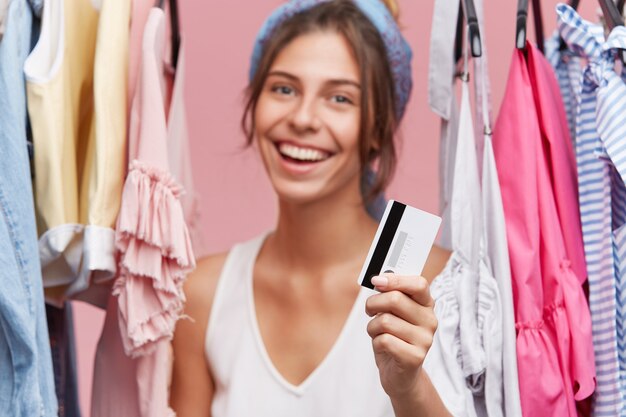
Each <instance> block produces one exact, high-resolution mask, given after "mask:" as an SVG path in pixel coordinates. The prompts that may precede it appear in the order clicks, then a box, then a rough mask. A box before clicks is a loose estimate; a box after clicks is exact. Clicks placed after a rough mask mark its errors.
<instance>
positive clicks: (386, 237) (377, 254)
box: [361, 201, 406, 289]
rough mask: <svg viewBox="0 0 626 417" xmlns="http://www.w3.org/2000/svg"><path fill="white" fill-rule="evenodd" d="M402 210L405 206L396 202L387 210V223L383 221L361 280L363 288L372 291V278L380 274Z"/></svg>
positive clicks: (400, 218)
mask: <svg viewBox="0 0 626 417" xmlns="http://www.w3.org/2000/svg"><path fill="white" fill-rule="evenodd" d="M404 209H406V205H405V204H402V203H398V202H397V201H394V202H393V205H392V206H391V210H389V215H388V216H387V221H385V226H384V227H383V231H382V232H381V233H380V238H378V244H377V245H376V248H375V249H374V253H373V254H372V259H371V260H370V264H369V265H368V266H367V271H365V277H364V278H363V283H362V284H361V285H363V286H364V287H367V288H371V289H374V286H373V285H372V277H374V276H376V275H378V274H380V272H381V268H382V267H383V263H384V262H385V258H386V257H387V253H388V252H389V248H390V247H391V242H393V237H394V236H395V235H396V230H398V226H399V225H400V220H402V215H403V214H404Z"/></svg>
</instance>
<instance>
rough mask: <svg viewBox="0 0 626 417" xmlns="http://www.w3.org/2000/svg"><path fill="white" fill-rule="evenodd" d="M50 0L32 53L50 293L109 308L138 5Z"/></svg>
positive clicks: (31, 93) (54, 299)
mask: <svg viewBox="0 0 626 417" xmlns="http://www.w3.org/2000/svg"><path fill="white" fill-rule="evenodd" d="M100 6H101V10H100V13H98V11H97V10H95V9H94V7H93V5H92V3H91V2H89V1H85V0H48V1H46V3H45V5H44V15H43V22H42V33H41V36H40V39H39V41H38V43H37V45H36V47H35V49H34V51H33V52H32V53H31V55H30V56H29V57H28V59H27V61H26V63H25V66H24V71H25V74H26V77H27V92H28V110H29V115H30V120H31V124H32V129H33V142H34V147H35V200H36V209H37V215H38V226H39V233H40V234H41V236H40V241H39V246H40V257H41V262H42V270H43V280H44V286H45V287H46V301H47V302H49V303H52V304H55V305H61V304H62V303H63V301H64V300H65V299H66V298H67V297H73V298H78V299H82V300H85V301H88V302H91V303H92V304H95V305H98V306H100V307H104V305H105V303H106V299H107V296H108V293H109V292H110V288H109V285H102V286H100V285H92V284H94V283H96V284H98V283H104V282H106V281H107V280H109V279H111V278H112V277H113V276H114V274H115V271H116V264H115V257H114V254H115V250H114V247H115V246H114V231H113V228H112V227H113V226H114V224H115V220H116V218H117V213H118V211H119V205H120V197H121V189H122V181H123V177H124V171H125V170H124V167H125V162H126V161H125V147H126V118H127V112H126V86H127V84H126V74H127V66H128V63H127V59H128V58H127V55H128V21H129V14H130V5H129V4H128V2H127V1H125V0H103V1H102V2H101V5H100Z"/></svg>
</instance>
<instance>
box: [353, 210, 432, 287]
mask: <svg viewBox="0 0 626 417" xmlns="http://www.w3.org/2000/svg"><path fill="white" fill-rule="evenodd" d="M440 225H441V218H440V217H438V216H435V215H434V214H430V213H427V212H425V211H422V210H419V209H416V208H415V207H411V206H408V205H406V204H402V203H399V202H397V201H395V200H389V202H388V203H387V207H386V208H385V212H384V214H383V218H382V219H381V221H380V224H379V225H378V230H377V231H376V236H374V241H373V242H372V245H371V246H370V250H369V252H368V254H367V258H366V259H365V263H364V264H363V268H362V269H361V273H360V274H359V284H361V285H362V286H364V287H367V288H372V289H374V286H373V285H372V282H371V279H372V277H374V276H376V275H380V274H382V273H385V272H391V273H394V274H398V275H421V274H422V269H423V268H424V265H425V264H426V259H427V258H428V254H429V253H430V250H431V248H432V246H433V243H434V242H435V238H436V237H437V232H438V231H439V226H440Z"/></svg>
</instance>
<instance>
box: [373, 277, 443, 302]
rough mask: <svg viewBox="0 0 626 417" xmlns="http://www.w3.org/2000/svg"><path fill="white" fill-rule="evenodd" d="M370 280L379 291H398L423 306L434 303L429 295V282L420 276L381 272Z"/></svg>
mask: <svg viewBox="0 0 626 417" xmlns="http://www.w3.org/2000/svg"><path fill="white" fill-rule="evenodd" d="M371 281H372V284H374V285H375V286H376V289H377V290H378V291H380V292H390V291H400V292H403V293H405V294H406V295H408V296H409V297H411V298H412V299H414V300H415V301H417V302H418V303H419V304H421V305H423V306H426V307H432V306H433V305H434V304H435V302H434V300H433V299H432V297H431V296H430V288H429V287H430V284H429V283H428V280H427V279H426V278H424V277H422V276H417V275H396V274H382V275H379V276H375V277H373V278H372V280H371Z"/></svg>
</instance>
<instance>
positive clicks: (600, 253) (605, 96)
mask: <svg viewBox="0 0 626 417" xmlns="http://www.w3.org/2000/svg"><path fill="white" fill-rule="evenodd" d="M557 14H558V25H559V32H560V34H561V36H562V37H563V39H564V40H565V41H566V42H567V44H568V46H569V48H571V49H572V50H573V51H574V53H576V54H577V55H579V56H582V57H583V58H586V59H587V61H588V65H587V66H586V67H585V69H584V73H583V79H582V86H581V90H580V93H579V102H580V106H579V108H578V113H577V118H576V124H577V128H576V156H577V165H578V187H579V195H580V211H581V221H582V230H583V239H584V245H585V257H586V261H587V270H588V274H589V293H590V294H589V301H590V308H591V316H592V319H593V342H594V349H595V362H596V367H597V371H598V381H597V383H598V387H597V390H596V395H595V403H594V415H596V416H609V415H611V416H626V352H625V349H624V344H623V341H624V340H626V332H625V331H626V329H625V328H624V317H625V316H624V314H625V313H626V309H625V307H624V306H625V305H626V298H625V293H626V280H625V278H624V272H623V271H624V268H623V265H622V263H623V260H624V259H625V255H624V251H623V248H624V245H625V242H626V237H625V235H626V227H625V226H624V224H626V204H625V202H626V184H625V180H626V164H624V161H625V160H626V158H624V155H625V153H624V149H625V148H624V138H626V123H624V120H623V115H624V114H626V113H625V111H626V86H625V84H624V79H626V73H624V72H623V73H622V77H621V78H620V76H619V75H618V74H616V72H615V69H614V67H615V58H616V56H617V52H618V51H619V50H620V49H624V48H625V47H626V28H624V27H622V26H618V27H616V28H615V29H614V30H613V31H612V32H611V33H610V35H609V37H608V39H607V40H606V42H605V41H604V40H603V38H602V37H599V36H598V34H597V30H594V25H592V24H590V23H589V22H587V21H585V20H583V19H581V18H580V16H578V14H577V13H576V12H575V11H574V10H573V9H572V8H571V7H569V6H566V5H559V6H557Z"/></svg>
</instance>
